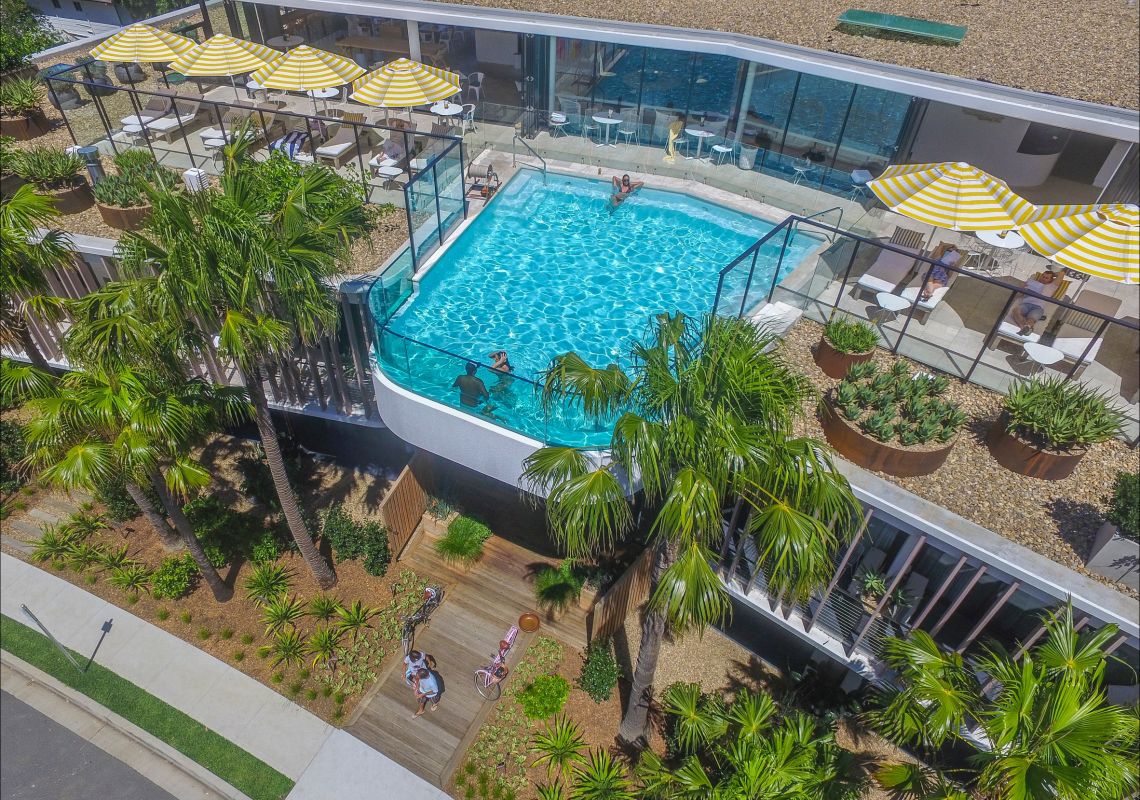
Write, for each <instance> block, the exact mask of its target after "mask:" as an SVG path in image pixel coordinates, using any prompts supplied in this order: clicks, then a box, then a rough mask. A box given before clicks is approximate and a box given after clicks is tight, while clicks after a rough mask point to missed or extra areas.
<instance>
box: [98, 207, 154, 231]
mask: <svg viewBox="0 0 1140 800" xmlns="http://www.w3.org/2000/svg"><path fill="white" fill-rule="evenodd" d="M95 205H96V206H97V207H98V208H99V216H101V217H102V218H103V221H104V222H106V223H107V224H108V225H110V226H111V227H112V228H118V229H119V230H121V231H137V230H138V229H139V228H141V227H142V224H143V223H144V222H146V220H147V217H149V216H150V212H151V206H150V204H149V203H144V204H143V205H141V206H132V207H130V208H121V207H119V206H105V205H103V204H102V203H99V202H96V203H95Z"/></svg>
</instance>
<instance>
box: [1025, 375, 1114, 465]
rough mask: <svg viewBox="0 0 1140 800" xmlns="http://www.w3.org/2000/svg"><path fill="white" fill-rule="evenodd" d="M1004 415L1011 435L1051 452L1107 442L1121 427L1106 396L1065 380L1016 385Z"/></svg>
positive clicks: (1051, 379)
mask: <svg viewBox="0 0 1140 800" xmlns="http://www.w3.org/2000/svg"><path fill="white" fill-rule="evenodd" d="M1005 411H1006V414H1007V417H1008V420H1007V427H1008V430H1009V432H1010V433H1014V434H1017V435H1018V436H1021V437H1023V438H1025V439H1027V440H1028V441H1030V442H1032V443H1033V444H1035V445H1037V446H1038V447H1042V448H1047V449H1050V450H1060V451H1065V450H1070V449H1072V448H1075V447H1076V448H1080V447H1088V446H1089V445H1093V444H1098V443H1100V442H1106V441H1108V440H1109V439H1111V438H1112V437H1114V436H1117V435H1118V434H1119V433H1120V430H1121V426H1122V425H1123V424H1124V412H1122V411H1120V410H1118V409H1116V408H1114V407H1113V406H1112V405H1111V404H1110V402H1109V398H1108V395H1106V394H1105V393H1104V392H1098V391H1097V390H1096V389H1093V388H1091V387H1088V386H1085V385H1083V384H1081V383H1078V382H1077V381H1070V380H1066V379H1065V377H1064V376H1058V377H1055V378H1038V379H1036V380H1023V381H1019V382H1018V383H1016V384H1015V385H1014V386H1012V387H1011V388H1010V390H1009V394H1007V395H1006V398H1005Z"/></svg>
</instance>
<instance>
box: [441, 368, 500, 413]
mask: <svg viewBox="0 0 1140 800" xmlns="http://www.w3.org/2000/svg"><path fill="white" fill-rule="evenodd" d="M478 371H479V365H478V364H476V363H475V362H474V361H468V362H467V367H466V374H464V375H460V376H459V377H458V378H456V379H455V382H454V383H452V384H451V388H452V389H458V390H459V402H460V403H462V404H463V405H465V406H468V407H470V408H475V407H476V406H478V405H479V403H481V402H486V401H487V400H490V399H491V393H490V392H488V391H487V384H485V383H483V381H482V380H480V379H479V376H478V375H476V374H475V373H476V372H478Z"/></svg>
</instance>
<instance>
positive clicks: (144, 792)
mask: <svg viewBox="0 0 1140 800" xmlns="http://www.w3.org/2000/svg"><path fill="white" fill-rule="evenodd" d="M0 798H3V800H89V799H90V800H94V798H115V800H175V798H174V797H173V796H172V795H170V794H169V793H167V792H165V791H163V790H162V789H160V788H159V787H158V786H156V785H155V784H153V783H151V782H150V781H149V780H147V779H146V778H144V777H143V776H142V775H140V774H138V773H137V772H135V771H134V770H133V769H131V768H130V767H128V766H127V765H126V764H124V763H122V762H121V761H119V760H118V759H116V758H113V757H112V756H109V755H107V754H106V753H105V752H103V751H102V750H100V749H99V748H98V747H96V746H95V745H93V744H91V743H90V742H88V741H87V740H86V739H83V738H82V737H80V736H76V735H75V734H74V733H72V732H71V731H69V730H68V729H67V728H64V727H63V726H62V725H59V724H58V723H56V722H53V721H52V720H51V719H49V718H48V717H45V716H44V715H43V714H41V713H40V712H39V711H36V710H35V709H34V708H32V707H31V706H29V705H27V704H26V703H23V702H21V701H20V700H17V699H16V698H15V697H13V696H12V695H10V694H8V693H7V692H0Z"/></svg>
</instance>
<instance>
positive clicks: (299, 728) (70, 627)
mask: <svg viewBox="0 0 1140 800" xmlns="http://www.w3.org/2000/svg"><path fill="white" fill-rule="evenodd" d="M21 604H23V605H27V606H28V608H29V609H31V611H32V612H33V613H34V614H35V615H36V616H37V617H38V618H39V620H40V621H41V622H42V623H43V624H44V625H45V626H46V627H47V628H48V630H50V631H51V632H52V634H53V635H54V636H55V637H56V638H57V639H59V640H60V641H61V642H62V643H63V644H65V645H67V646H68V647H70V648H71V649H73V650H75V651H77V652H79V653H82V654H84V655H87V654H90V653H92V652H93V651H94V650H95V647H96V645H97V644H99V638H100V636H101V634H102V632H101V627H102V626H103V625H104V623H106V622H107V621H110V622H111V630H110V632H109V633H108V634H107V635H106V638H105V639H104V641H103V642H102V644H101V645H99V649H98V652H97V653H96V655H95V660H96V661H97V662H98V663H100V664H102V665H103V666H105V667H106V668H108V669H110V670H111V671H113V672H115V673H117V674H118V675H121V676H122V677H123V678H126V679H127V680H129V681H131V682H132V683H134V684H135V685H137V686H139V687H141V688H142V689H145V690H146V691H148V692H150V693H151V694H153V695H154V696H156V697H158V698H159V699H161V700H163V701H164V702H166V703H169V704H170V705H172V706H174V707H175V708H177V709H179V710H180V711H182V712H184V713H186V714H188V715H190V716H191V717H193V718H194V719H196V720H198V721H199V722H201V723H202V724H203V725H205V726H207V727H209V728H211V729H213V730H214V731H216V732H218V733H219V734H221V735H222V736H224V737H225V738H227V739H229V740H230V741H231V742H233V743H234V744H236V745H238V746H239V747H241V748H243V749H244V750H246V751H247V752H249V753H251V754H252V755H254V756H256V757H257V758H259V759H261V760H262V761H264V762H265V763H267V764H269V765H270V766H271V767H273V768H274V769H276V770H277V771H278V772H281V773H282V774H284V775H286V776H288V777H289V778H291V779H292V780H294V781H297V786H296V788H295V789H294V791H293V792H292V793H291V794H290V798H294V799H295V798H310V797H312V798H316V797H318V796H323V797H364V796H371V795H373V794H374V793H375V792H376V790H377V787H380V786H384V787H392V788H393V789H394V788H395V787H402V788H401V790H400V793H398V794H395V795H393V796H399V797H403V798H407V799H408V800H421V798H422V800H437V799H438V798H445V797H446V796H447V795H445V794H443V793H442V792H440V791H439V790H438V789H435V788H434V787H431V786H430V785H429V784H428V783H426V782H425V781H423V780H421V779H419V778H417V777H416V776H414V775H412V774H411V773H409V772H407V771H406V770H405V769H403V768H402V767H400V766H399V765H398V764H395V763H394V762H392V761H391V760H390V759H388V758H387V757H385V756H384V755H383V754H381V753H378V752H376V751H374V750H371V749H370V748H368V747H367V746H362V747H359V748H358V747H357V745H358V744H360V743H359V742H357V741H356V740H354V739H353V738H352V737H351V736H349V735H348V734H346V733H343V732H342V731H339V730H337V729H335V728H333V727H332V726H330V725H328V724H327V723H325V722H323V721H322V720H321V719H319V718H318V717H316V716H314V715H313V714H311V713H309V712H308V711H306V710H304V709H303V708H301V707H300V706H297V705H295V704H294V703H292V702H290V701H289V700H288V699H287V698H285V697H283V696H281V695H280V694H278V693H277V692H275V691H273V690H272V689H270V688H269V687H267V686H265V685H263V684H261V683H259V682H257V681H255V680H254V679H253V678H250V677H249V676H247V675H245V674H244V673H242V672H239V671H238V670H236V669H234V668H233V667H230V666H229V665H227V664H225V663H223V662H221V661H219V660H217V659H216V658H214V657H213V656H211V655H209V654H207V653H204V652H203V651H201V650H199V649H198V648H196V647H194V646H192V645H190V644H188V643H186V642H184V641H182V640H181V639H179V638H178V637H176V636H173V635H171V634H169V633H167V632H166V631H163V630H161V629H160V628H158V627H156V626H154V625H151V624H150V623H149V622H145V621H144V620H141V619H139V618H138V617H136V616H134V615H133V614H131V613H129V612H127V611H124V610H123V609H121V608H119V607H118V606H114V605H112V604H110V603H108V602H106V601H104V600H102V599H101V598H99V597H96V596H95V595H93V594H90V593H89V592H86V591H84V590H83V589H80V588H79V587H77V586H74V585H72V584H70V583H68V582H67V581H64V580H62V579H61V578H57V577H56V576H54V575H51V574H48V573H47V572H44V571H43V570H40V569H38V568H36V567H34V566H32V565H30V564H26V563H24V562H23V561H20V560H19V559H17V558H15V557H13V556H10V555H8V554H6V553H0V612H2V613H3V614H5V615H6V616H8V617H11V618H12V619H14V620H16V621H18V622H20V623H22V624H25V625H29V626H32V623H31V621H30V620H29V619H28V617H27V616H26V615H25V614H24V613H23V612H22V611H21V609H20V606H21ZM344 759H348V760H350V761H352V762H353V763H352V768H351V769H350V768H347V767H345V766H343V760H344ZM337 762H341V763H337ZM330 763H331V764H336V765H337V768H336V769H331V768H330V766H329V765H330ZM311 766H312V767H313V768H314V769H316V770H318V773H317V774H319V775H321V778H320V786H321V789H320V792H321V794H320V795H317V794H314V793H313V791H315V790H314V789H310V788H307V787H310V786H315V785H316V782H315V781H316V779H315V778H307V779H306V772H307V770H308V769H309V768H310V767H311ZM342 767H343V768H342ZM356 781H362V783H357V782H356Z"/></svg>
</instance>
